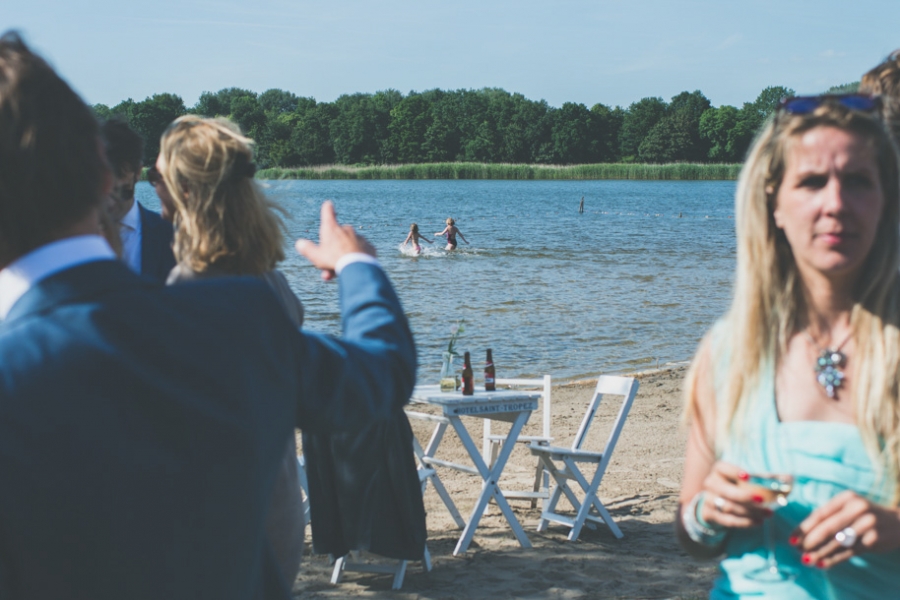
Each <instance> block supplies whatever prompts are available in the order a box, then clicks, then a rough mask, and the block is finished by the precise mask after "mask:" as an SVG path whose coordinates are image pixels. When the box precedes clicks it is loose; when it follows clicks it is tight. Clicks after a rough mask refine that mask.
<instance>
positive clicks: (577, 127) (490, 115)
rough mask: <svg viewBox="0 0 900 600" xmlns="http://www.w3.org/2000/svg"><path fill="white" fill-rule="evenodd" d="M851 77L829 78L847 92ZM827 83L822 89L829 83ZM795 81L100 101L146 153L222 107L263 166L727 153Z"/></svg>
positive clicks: (102, 114)
mask: <svg viewBox="0 0 900 600" xmlns="http://www.w3.org/2000/svg"><path fill="white" fill-rule="evenodd" d="M854 88H855V84H846V85H843V86H837V87H835V88H832V90H839V91H846V90H852V89H854ZM830 91H831V90H830ZM793 94H794V91H793V90H791V89H788V88H785V87H781V86H773V87H767V88H766V89H764V90H762V92H761V93H760V94H759V96H758V97H757V98H756V99H755V100H754V101H753V102H745V103H744V105H743V106H741V107H740V108H738V107H735V106H728V105H723V106H719V107H714V106H712V104H711V102H710V101H709V99H708V98H707V97H706V96H704V95H703V93H702V92H700V91H699V90H697V91H694V92H682V93H680V94H678V95H677V96H675V97H673V98H672V99H671V100H670V101H668V102H666V101H665V100H663V99H662V98H658V97H653V98H643V99H641V100H639V101H637V102H634V103H633V104H631V105H630V106H628V107H627V108H621V107H615V108H612V107H609V106H606V105H604V104H599V103H598V104H595V105H593V106H592V107H591V108H588V107H587V106H586V105H584V104H580V103H575V102H566V103H565V104H563V105H562V106H561V107H559V108H555V107H552V106H549V105H548V104H547V102H546V101H544V100H537V101H535V100H529V99H527V98H525V97H524V96H522V95H521V94H514V93H510V92H507V91H505V90H502V89H497V88H485V89H481V90H454V91H444V90H439V89H435V90H429V91H426V92H422V93H417V92H410V93H409V94H408V95H406V96H404V95H403V94H401V93H400V92H398V91H396V90H386V91H381V92H376V93H374V94H362V93H358V94H345V95H343V96H341V97H339V98H338V99H337V100H335V101H334V102H316V100H315V99H314V98H305V97H302V96H297V95H295V94H293V93H291V92H288V91H284V90H279V89H271V90H268V91H265V92H263V93H261V94H256V93H254V92H252V91H249V90H244V89H240V88H226V89H223V90H220V91H218V92H204V93H203V94H202V95H201V96H200V99H199V100H198V101H197V104H196V105H195V106H192V107H186V106H185V104H184V101H183V100H182V99H181V98H180V97H179V96H177V95H175V94H156V95H154V96H152V97H150V98H147V99H145V100H143V101H140V102H135V101H134V100H132V99H128V100H125V101H123V102H120V103H119V104H117V105H115V106H113V107H111V108H110V107H108V106H105V105H102V104H97V105H95V106H94V111H95V112H96V113H97V116H98V117H99V118H101V119H106V118H109V117H112V116H115V115H118V116H121V117H122V118H124V119H126V120H127V121H128V122H129V123H130V124H131V126H132V127H133V128H134V129H135V130H136V131H138V132H139V133H140V134H141V135H143V137H144V139H145V140H146V148H145V156H144V159H145V161H146V162H147V164H150V163H151V162H152V161H154V160H155V158H156V155H157V154H158V152H159V138H160V135H161V134H162V132H163V130H164V129H165V128H166V127H167V126H168V125H169V123H171V122H172V120H174V119H175V118H176V117H178V116H181V115H183V114H187V113H192V114H199V115H203V116H209V117H214V116H226V117H228V118H230V119H232V120H233V121H235V122H236V123H238V125H240V127H241V129H242V130H243V131H244V133H245V134H247V135H248V136H249V137H251V138H253V139H254V140H255V141H256V155H257V156H256V160H257V163H258V164H259V165H260V166H261V167H304V166H313V165H323V164H344V165H378V164H382V165H386V164H408V163H434V162H456V161H465V162H478V163H526V164H558V165H572V164H588V163H618V162H624V163H633V162H639V163H671V162H695V163H733V162H740V161H741V160H743V157H744V154H745V153H746V151H747V148H748V147H749V145H750V142H751V141H752V139H753V136H754V135H755V133H756V131H757V129H759V127H760V125H761V124H762V123H763V121H764V120H765V119H766V118H767V117H768V115H769V114H770V113H771V112H772V111H773V110H775V108H776V106H777V105H778V101H779V100H780V99H781V98H783V97H786V96H791V95H793Z"/></svg>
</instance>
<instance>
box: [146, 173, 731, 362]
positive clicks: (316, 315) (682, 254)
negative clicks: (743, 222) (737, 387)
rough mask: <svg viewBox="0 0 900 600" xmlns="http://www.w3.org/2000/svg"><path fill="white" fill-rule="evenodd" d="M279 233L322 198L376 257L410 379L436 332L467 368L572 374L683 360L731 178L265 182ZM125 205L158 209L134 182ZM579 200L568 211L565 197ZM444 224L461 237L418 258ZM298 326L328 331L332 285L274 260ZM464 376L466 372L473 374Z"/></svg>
mask: <svg viewBox="0 0 900 600" xmlns="http://www.w3.org/2000/svg"><path fill="white" fill-rule="evenodd" d="M267 185H268V186H269V193H270V196H271V197H272V198H273V199H274V200H276V201H277V202H279V203H280V204H281V205H282V206H283V207H284V208H285V210H286V211H287V213H288V219H287V226H288V229H289V230H290V233H291V235H292V236H293V237H301V236H302V237H315V236H316V235H317V227H318V210H319V205H320V204H321V202H322V201H323V200H326V199H331V200H334V202H335V204H336V206H337V210H338V218H339V219H340V220H341V221H342V222H346V223H350V224H353V225H355V226H357V227H358V228H360V229H361V232H362V233H363V234H364V235H365V236H366V237H367V238H369V239H370V240H371V241H372V243H373V244H374V245H375V246H376V248H377V249H378V257H379V259H380V260H381V262H382V263H383V265H384V267H385V269H386V270H387V272H388V273H389V274H390V277H391V278H392V280H393V281H394V284H395V285H396V287H397V291H398V293H399V295H400V298H401V300H402V302H403V305H404V308H405V309H406V312H407V314H408V315H409V319H410V323H411V325H412V330H413V333H414V334H415V338H416V343H417V346H418V350H419V363H420V365H419V377H420V379H422V380H425V379H429V380H430V379H436V378H437V374H438V372H439V370H440V354H441V351H442V350H444V349H445V348H446V345H447V341H448V339H449V335H450V333H449V329H450V326H451V325H452V324H453V323H454V322H456V320H457V319H465V326H466V331H465V334H464V335H463V336H462V337H461V338H460V339H459V343H458V345H459V348H460V350H461V351H463V350H470V351H471V352H472V354H473V362H474V364H475V368H476V371H478V370H479V369H480V365H481V363H483V361H484V351H485V349H486V348H488V347H490V348H492V349H493V353H494V362H495V363H496V365H497V375H498V376H499V377H504V376H506V377H514V376H532V375H540V374H545V373H549V374H552V375H553V376H554V377H555V378H558V379H577V378H585V377H590V376H596V375H597V374H600V373H617V372H624V371H631V370H640V369H648V368H653V367H655V366H656V365H657V364H664V363H666V362H673V361H683V360H687V359H689V358H690V357H691V355H692V354H693V351H694V349H695V347H696V344H697V342H698V341H699V339H700V337H701V336H702V335H703V332H704V331H705V329H706V328H707V327H708V326H709V325H710V324H711V323H712V322H713V320H715V318H716V317H717V316H718V315H719V314H721V313H722V312H723V311H724V310H725V308H726V305H727V302H728V298H729V294H730V292H731V282H732V275H733V269H734V260H735V248H734V245H735V241H734V219H733V213H734V209H733V195H734V185H735V184H734V182H650V181H589V182H585V181H553V182H551V181H547V182H545V181H273V182H268V184H267ZM138 193H139V195H138V197H139V199H141V200H142V201H143V202H145V203H146V204H147V205H149V206H150V207H153V208H158V201H157V200H156V198H155V196H154V195H153V192H152V190H151V189H150V186H149V185H147V184H141V185H140V186H139V190H138ZM581 196H584V197H585V211H584V214H578V202H579V199H580V198H581ZM448 216H452V217H453V218H455V219H456V224H457V226H458V227H459V228H460V230H462V232H463V234H464V235H465V236H466V238H467V239H468V240H469V242H470V245H466V244H464V243H462V241H461V240H460V248H459V250H457V251H455V252H450V253H448V252H446V251H445V250H444V249H443V248H444V243H441V242H442V241H443V240H442V239H439V240H436V241H435V243H434V245H431V246H429V245H428V244H423V247H424V249H425V251H424V253H423V255H421V256H418V257H417V256H411V255H410V254H409V253H403V252H401V250H400V248H399V245H400V243H401V242H402V241H403V239H404V238H405V237H406V234H407V233H408V231H409V224H410V223H413V222H416V223H418V224H419V228H420V231H421V232H422V233H424V234H425V235H426V236H427V237H429V238H431V237H432V235H431V234H433V233H434V232H436V231H440V230H442V229H443V227H444V219H446V218H447V217H448ZM282 270H283V271H284V272H285V275H286V276H287V278H288V280H289V281H290V282H291V285H292V287H293V288H294V291H295V292H297V294H298V295H299V296H300V298H301V300H302V301H303V303H304V305H305V306H306V325H305V327H307V328H309V329H313V330H318V331H326V332H331V333H338V332H339V328H340V321H339V315H338V312H337V286H336V285H334V284H329V283H323V282H321V281H320V280H319V278H318V274H317V272H316V271H315V270H314V269H313V268H312V267H310V266H309V265H308V263H306V261H305V260H304V259H302V258H300V257H299V256H297V255H296V254H295V253H294V252H293V250H291V251H290V253H289V257H288V259H287V260H286V261H285V262H284V263H283V264H282ZM476 379H477V380H480V375H479V376H477V377H476Z"/></svg>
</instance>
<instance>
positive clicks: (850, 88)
mask: <svg viewBox="0 0 900 600" xmlns="http://www.w3.org/2000/svg"><path fill="white" fill-rule="evenodd" d="M858 91H859V82H858V81H854V82H852V83H844V84H841V85H833V86H831V87H830V88H828V89H827V90H825V93H826V94H855V93H856V92H858Z"/></svg>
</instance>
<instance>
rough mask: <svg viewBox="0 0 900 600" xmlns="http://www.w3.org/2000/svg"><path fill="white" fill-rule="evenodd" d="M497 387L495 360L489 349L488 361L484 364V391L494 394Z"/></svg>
mask: <svg viewBox="0 0 900 600" xmlns="http://www.w3.org/2000/svg"><path fill="white" fill-rule="evenodd" d="M496 389H497V387H496V385H495V376H494V358H493V357H492V356H491V349H490V348H488V349H487V360H486V361H485V362H484V391H486V392H493V391H494V390H496Z"/></svg>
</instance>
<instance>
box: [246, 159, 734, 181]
mask: <svg viewBox="0 0 900 600" xmlns="http://www.w3.org/2000/svg"><path fill="white" fill-rule="evenodd" d="M740 169H741V165H739V164H700V163H673V164H665V165H651V164H641V163H600V164H590V165H520V164H487V163H465V162H448V163H423V164H408V165H378V166H347V165H324V166H316V167H299V168H293V169H287V168H281V167H275V168H270V169H261V170H260V171H259V172H258V173H257V174H256V177H257V178H258V179H560V180H563V179H570V180H583V179H634V180H648V181H712V180H734V179H737V176H738V173H739V172H740Z"/></svg>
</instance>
